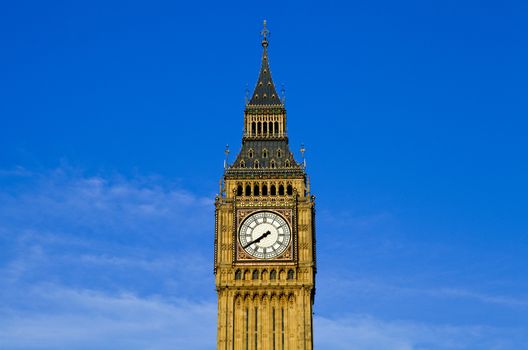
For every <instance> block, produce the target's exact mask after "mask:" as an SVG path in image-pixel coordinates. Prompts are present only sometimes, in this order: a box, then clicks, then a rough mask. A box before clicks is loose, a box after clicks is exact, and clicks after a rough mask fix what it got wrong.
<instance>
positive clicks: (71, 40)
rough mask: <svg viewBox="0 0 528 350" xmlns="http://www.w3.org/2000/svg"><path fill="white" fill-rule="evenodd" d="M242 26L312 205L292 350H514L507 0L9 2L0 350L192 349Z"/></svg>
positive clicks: (514, 57) (527, 317)
mask: <svg viewBox="0 0 528 350" xmlns="http://www.w3.org/2000/svg"><path fill="white" fill-rule="evenodd" d="M264 18H266V19H267V20H268V23H269V29H270V31H271V38H270V47H269V54H270V64H271V69H272V71H273V77H274V80H275V83H276V84H277V86H278V87H280V86H281V85H284V86H285V89H286V101H287V102H286V107H287V110H288V128H289V129H288V131H289V136H290V143H291V145H292V149H294V150H295V151H296V152H297V150H298V149H299V146H300V144H301V143H305V144H306V148H307V153H306V156H307V163H308V171H309V174H310V176H311V179H312V190H313V192H314V193H315V194H316V195H317V235H318V259H319V260H318V275H317V295H316V300H315V330H314V333H315V343H316V348H317V349H320V350H325V349H328V350H340V349H346V350H349V349H361V350H362V349H366V350H378V349H391V350H392V349H394V350H410V349H412V350H418V349H420V350H444V349H508V350H510V349H511V350H518V349H522V348H524V347H526V345H525V344H526V343H527V342H528V279H527V277H526V276H527V275H528V259H527V256H528V222H527V211H528V210H527V209H528V199H527V198H528V183H527V181H526V179H527V178H528V155H527V154H528V152H527V151H528V138H527V137H526V135H527V131H528V122H527V121H526V117H527V115H528V105H527V102H526V96H527V93H528V84H527V83H526V82H527V81H528V68H527V65H526V62H528V41H527V37H528V35H527V34H528V5H527V4H526V3H524V2H521V1H518V2H516V1H503V2H494V1H399V2H389V1H369V2H336V1H327V2H293V1H292V2H274V1H269V2H266V3H262V2H230V3H221V2H193V3H191V2H186V3H176V2H168V1H167V2H160V1H152V2H135V1H126V2H125V1H122V2H120V1H110V2H109V1H105V2H99V1H93V2H90V3H80V2H68V1H62V2H61V1H55V2H38V1H33V2H32V1H20V2H11V3H3V4H2V5H0V77H1V79H0V96H1V98H0V121H1V125H2V127H1V128H0V347H1V348H2V349H74V350H76V349H118V348H126V349H211V348H214V344H215V337H216V333H215V332H216V319H215V317H216V295H215V291H214V280H213V275H212V259H213V252H212V242H213V199H214V195H215V193H216V192H217V189H218V179H219V178H220V177H221V175H222V163H223V157H224V154H223V150H224V147H225V144H229V145H230V146H231V149H232V151H233V153H235V152H236V151H237V150H238V149H239V146H240V139H241V133H242V120H243V108H244V94H245V89H246V86H248V87H249V89H252V88H253V86H254V84H255V80H256V78H257V74H258V69H259V64H260V55H261V47H260V44H259V40H260V39H259V31H260V29H261V23H262V20H263V19H264ZM297 156H299V155H298V152H297Z"/></svg>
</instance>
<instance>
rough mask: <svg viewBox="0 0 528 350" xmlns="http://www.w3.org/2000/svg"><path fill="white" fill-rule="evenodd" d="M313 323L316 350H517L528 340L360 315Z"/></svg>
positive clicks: (521, 333) (502, 332) (503, 332)
mask: <svg viewBox="0 0 528 350" xmlns="http://www.w3.org/2000/svg"><path fill="white" fill-rule="evenodd" d="M314 324H315V325H314V328H315V330H314V333H315V334H314V337H315V348H316V349H318V350H356V349H357V350H455V349H459V350H462V349H464V350H474V349H487V350H491V349H493V350H506V349H507V350H517V349H519V346H520V344H526V342H527V341H528V334H527V333H526V331H525V330H523V329H512V328H497V327H486V326H480V325H469V326H460V325H458V326H453V325H435V324H425V323H419V322H409V321H398V320H397V321H384V320H380V319H376V318H374V317H371V316H361V315H352V316H348V317H344V318H340V319H328V318H324V317H316V318H315V320H314Z"/></svg>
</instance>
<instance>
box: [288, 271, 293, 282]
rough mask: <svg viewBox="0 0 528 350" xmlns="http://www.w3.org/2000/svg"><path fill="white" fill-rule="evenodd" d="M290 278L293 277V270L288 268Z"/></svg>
mask: <svg viewBox="0 0 528 350" xmlns="http://www.w3.org/2000/svg"><path fill="white" fill-rule="evenodd" d="M288 279H289V280H292V279H293V270H288Z"/></svg>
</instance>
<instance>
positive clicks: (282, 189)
mask: <svg viewBox="0 0 528 350" xmlns="http://www.w3.org/2000/svg"><path fill="white" fill-rule="evenodd" d="M279 196H284V186H283V185H279Z"/></svg>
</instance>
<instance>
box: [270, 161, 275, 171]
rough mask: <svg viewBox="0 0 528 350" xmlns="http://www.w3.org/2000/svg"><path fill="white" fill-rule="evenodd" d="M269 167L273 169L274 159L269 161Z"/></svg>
mask: <svg viewBox="0 0 528 350" xmlns="http://www.w3.org/2000/svg"><path fill="white" fill-rule="evenodd" d="M270 167H271V169H275V161H274V160H272V161H271V162H270Z"/></svg>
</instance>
